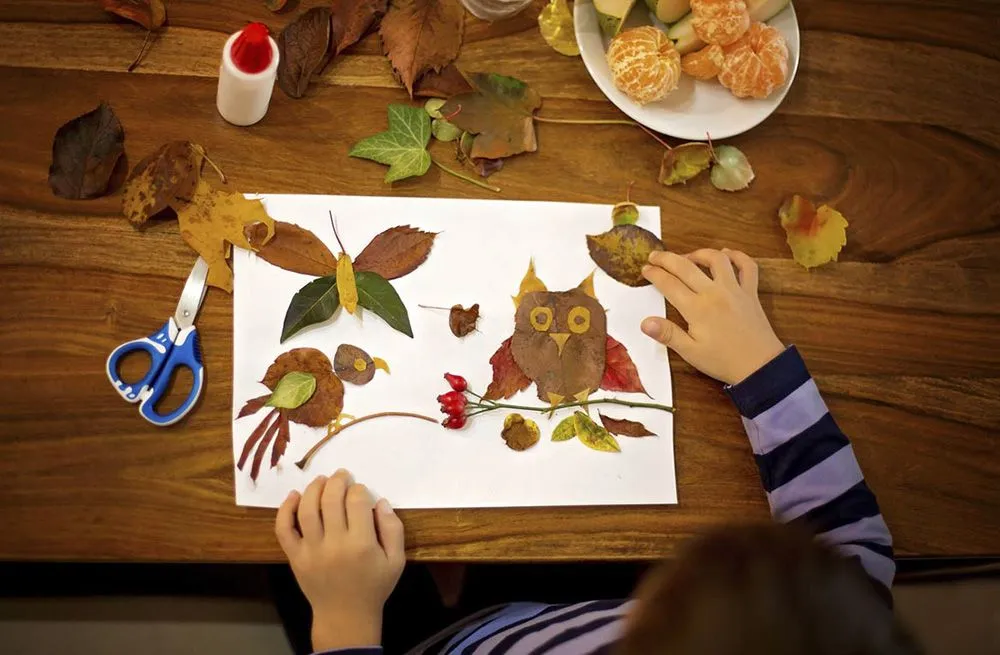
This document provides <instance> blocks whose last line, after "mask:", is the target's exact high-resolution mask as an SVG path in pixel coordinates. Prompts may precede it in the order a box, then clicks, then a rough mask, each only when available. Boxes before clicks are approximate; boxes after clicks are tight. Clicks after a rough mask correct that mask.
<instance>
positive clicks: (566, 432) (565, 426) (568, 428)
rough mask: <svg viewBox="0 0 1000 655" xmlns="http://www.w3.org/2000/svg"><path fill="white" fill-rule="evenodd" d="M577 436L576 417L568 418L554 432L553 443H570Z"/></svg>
mask: <svg viewBox="0 0 1000 655" xmlns="http://www.w3.org/2000/svg"><path fill="white" fill-rule="evenodd" d="M575 436H576V417H575V416H567V417H566V418H564V419H563V420H561V421H559V425H557V426H556V429H555V430H553V431H552V441H569V440H570V439H572V438H573V437H575Z"/></svg>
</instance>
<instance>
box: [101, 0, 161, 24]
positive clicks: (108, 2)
mask: <svg viewBox="0 0 1000 655" xmlns="http://www.w3.org/2000/svg"><path fill="white" fill-rule="evenodd" d="M101 7H102V8H103V9H104V11H106V12H108V13H111V14H115V15H116V16H121V17H122V18H125V19H127V20H130V21H132V22H133V23H137V24H139V25H141V26H143V27H145V28H146V29H147V30H150V31H152V30H156V29H159V28H160V27H162V26H163V23H164V21H166V20H167V9H166V7H165V6H164V5H163V1H162V0H101Z"/></svg>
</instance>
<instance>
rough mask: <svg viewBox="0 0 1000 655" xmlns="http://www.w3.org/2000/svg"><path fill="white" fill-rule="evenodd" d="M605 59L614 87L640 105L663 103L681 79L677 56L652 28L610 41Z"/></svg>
mask: <svg viewBox="0 0 1000 655" xmlns="http://www.w3.org/2000/svg"><path fill="white" fill-rule="evenodd" d="M607 57H608V67H609V68H610V69H611V79H612V80H614V83H615V86H616V87H618V90H619V91H621V92H622V93H624V94H625V95H627V96H628V97H629V98H631V99H632V100H635V101H636V102H638V103H639V104H640V105H645V104H647V103H650V102H655V101H656V100H660V99H662V98H663V97H665V96H666V95H667V94H668V93H670V92H671V91H673V90H674V89H676V88H677V84H678V82H680V79H681V56H680V53H678V52H677V50H676V49H675V48H674V43H673V41H671V40H670V39H669V38H668V37H667V35H666V34H664V33H663V32H662V31H661V30H659V29H657V28H655V27H653V26H651V25H645V26H643V27H634V28H632V29H630V30H625V31H624V32H622V33H621V34H619V35H618V36H616V37H615V38H613V39H611V44H610V45H609V46H608V54H607Z"/></svg>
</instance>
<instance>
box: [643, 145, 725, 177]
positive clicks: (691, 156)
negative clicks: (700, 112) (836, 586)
mask: <svg viewBox="0 0 1000 655" xmlns="http://www.w3.org/2000/svg"><path fill="white" fill-rule="evenodd" d="M719 147H720V148H722V147H723V146H719ZM726 147H728V146H726ZM711 165H712V148H711V147H709V145H708V144H707V143H682V144H681V145H679V146H676V147H674V148H671V149H670V150H667V151H666V152H664V153H663V161H662V162H660V184H664V185H666V186H671V185H674V184H678V183H681V182H683V183H685V184H687V181H688V180H690V179H693V178H694V177H697V176H698V175H699V174H700V173H701V172H702V171H704V170H708V167H709V166H711Z"/></svg>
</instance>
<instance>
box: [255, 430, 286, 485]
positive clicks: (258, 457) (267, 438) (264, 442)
mask: <svg viewBox="0 0 1000 655" xmlns="http://www.w3.org/2000/svg"><path fill="white" fill-rule="evenodd" d="M280 423H281V416H280V415H279V416H278V418H277V419H275V421H274V423H272V424H271V427H269V428H268V429H267V432H266V433H265V434H264V438H263V439H261V441H260V445H259V446H257V452H256V453H254V456H253V466H251V467H250V479H251V480H253V481H254V482H256V481H257V475H258V474H259V473H260V464H261V462H263V461H264V452H265V451H266V450H267V447H268V446H270V445H271V440H272V439H274V435H275V433H276V432H277V431H278V424H280Z"/></svg>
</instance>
